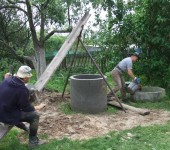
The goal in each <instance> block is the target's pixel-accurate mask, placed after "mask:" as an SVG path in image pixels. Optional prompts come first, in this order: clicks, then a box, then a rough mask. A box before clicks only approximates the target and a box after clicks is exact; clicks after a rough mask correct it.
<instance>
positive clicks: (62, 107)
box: [60, 102, 118, 115]
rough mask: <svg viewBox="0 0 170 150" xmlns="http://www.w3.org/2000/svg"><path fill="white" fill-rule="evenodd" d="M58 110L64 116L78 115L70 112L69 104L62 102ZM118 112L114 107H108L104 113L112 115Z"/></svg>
mask: <svg viewBox="0 0 170 150" xmlns="http://www.w3.org/2000/svg"><path fill="white" fill-rule="evenodd" d="M60 110H61V111H62V112H63V113H64V114H68V115H69V114H76V113H79V112H75V111H72V110H71V107H70V103H69V102H62V103H61V104H60ZM116 112H118V109H117V108H116V107H112V106H108V108H107V110H106V111H105V112H104V113H106V114H107V113H108V114H111V113H112V114H113V113H116Z"/></svg>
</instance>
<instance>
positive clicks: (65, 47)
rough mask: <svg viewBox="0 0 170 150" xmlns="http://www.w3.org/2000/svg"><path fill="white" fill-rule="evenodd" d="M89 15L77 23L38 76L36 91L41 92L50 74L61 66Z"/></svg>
mask: <svg viewBox="0 0 170 150" xmlns="http://www.w3.org/2000/svg"><path fill="white" fill-rule="evenodd" d="M89 17H90V14H89V13H86V14H85V15H84V16H83V17H82V19H81V20H80V21H79V23H78V24H77V26H76V27H75V28H74V29H73V30H72V32H71V33H70V35H69V36H68V37H67V39H66V41H65V42H64V44H63V45H62V47H61V48H60V50H59V51H58V53H57V55H56V56H55V57H54V58H53V60H52V61H51V63H50V64H49V65H48V66H47V68H46V69H45V71H44V72H43V74H42V75H41V76H40V78H39V79H38V80H37V82H36V83H35V87H36V89H37V90H38V91H41V90H42V89H43V87H44V86H45V84H46V83H47V82H48V80H49V79H50V77H51V76H52V74H53V73H54V72H55V70H56V69H57V67H59V65H60V64H61V62H62V60H63V59H64V58H65V56H66V54H67V52H68V51H69V49H70V48H71V46H72V45H73V43H74V42H75V40H76V39H77V37H78V36H79V35H80V32H81V31H82V28H83V26H84V25H85V24H86V22H87V20H88V19H89Z"/></svg>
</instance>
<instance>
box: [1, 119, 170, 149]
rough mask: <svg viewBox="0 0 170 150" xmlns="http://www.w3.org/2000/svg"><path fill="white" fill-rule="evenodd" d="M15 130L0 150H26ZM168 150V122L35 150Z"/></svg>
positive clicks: (54, 143) (56, 141) (55, 142)
mask: <svg viewBox="0 0 170 150" xmlns="http://www.w3.org/2000/svg"><path fill="white" fill-rule="evenodd" d="M16 135H17V132H16V130H12V131H10V133H9V134H8V135H7V136H6V137H5V138H4V139H3V140H2V141H1V142H0V150H26V149H27V144H20V143H19V140H18V139H17V137H16ZM70 149H71V150H169V149H170V122H168V123H167V124H165V125H153V126H149V127H140V126H139V127H136V128H133V129H131V130H125V131H120V132H111V133H109V134H107V135H105V136H101V137H98V138H93V139H89V140H82V141H80V140H70V139H67V138H64V139H62V140H57V139H56V140H51V141H49V142H48V143H47V144H46V145H43V146H40V147H38V148H35V150H70Z"/></svg>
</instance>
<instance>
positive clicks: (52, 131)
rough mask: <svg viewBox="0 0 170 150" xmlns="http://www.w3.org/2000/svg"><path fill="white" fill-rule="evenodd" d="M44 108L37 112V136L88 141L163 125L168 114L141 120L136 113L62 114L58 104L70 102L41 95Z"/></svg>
mask: <svg viewBox="0 0 170 150" xmlns="http://www.w3.org/2000/svg"><path fill="white" fill-rule="evenodd" d="M40 98H41V101H42V102H43V103H45V104H46V106H45V107H44V108H43V109H42V110H41V111H40V114H41V117H40V125H39V131H38V132H39V134H47V135H48V137H49V138H51V139H54V138H63V137H67V138H71V139H79V140H80V139H89V138H92V137H97V136H101V135H104V134H106V133H108V132H110V131H120V130H125V129H131V128H133V127H136V126H149V125H153V124H164V123H166V122H167V121H168V120H170V112H168V111H164V110H151V111H150V114H149V115H146V116H141V115H139V114H137V113H135V112H132V111H127V113H124V112H123V111H121V110H120V111H118V112H117V113H116V114H111V113H101V114H81V113H76V114H71V115H66V114H64V113H63V112H62V111H61V109H60V106H61V103H63V102H65V103H69V100H70V99H69V98H67V99H62V98H61V95H60V94H58V93H55V92H48V91H44V92H43V93H41V94H40Z"/></svg>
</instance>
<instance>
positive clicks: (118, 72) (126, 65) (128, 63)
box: [108, 52, 140, 100]
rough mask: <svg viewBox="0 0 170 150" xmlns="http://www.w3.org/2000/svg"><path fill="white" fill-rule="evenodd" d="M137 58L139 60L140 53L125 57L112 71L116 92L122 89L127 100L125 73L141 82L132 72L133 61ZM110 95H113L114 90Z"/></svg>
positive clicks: (123, 96) (123, 97) (122, 94)
mask: <svg viewBox="0 0 170 150" xmlns="http://www.w3.org/2000/svg"><path fill="white" fill-rule="evenodd" d="M137 60H139V53H137V52H135V53H133V54H132V55H131V56H130V57H127V58H124V59H123V60H122V61H120V62H119V63H118V64H117V65H116V67H115V68H114V69H113V70H112V72H111V75H112V78H113V81H114V82H115V87H114V89H113V92H114V93H116V92H118V91H120V92H121V99H122V100H126V85H125V81H124V77H123V74H124V73H127V74H128V75H129V76H130V77H131V78H132V79H133V80H135V82H140V79H139V78H137V77H136V76H135V75H134V74H133V72H132V68H133V63H134V62H136V61H137ZM110 96H113V93H112V91H111V92H110V93H109V94H108V97H110Z"/></svg>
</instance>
